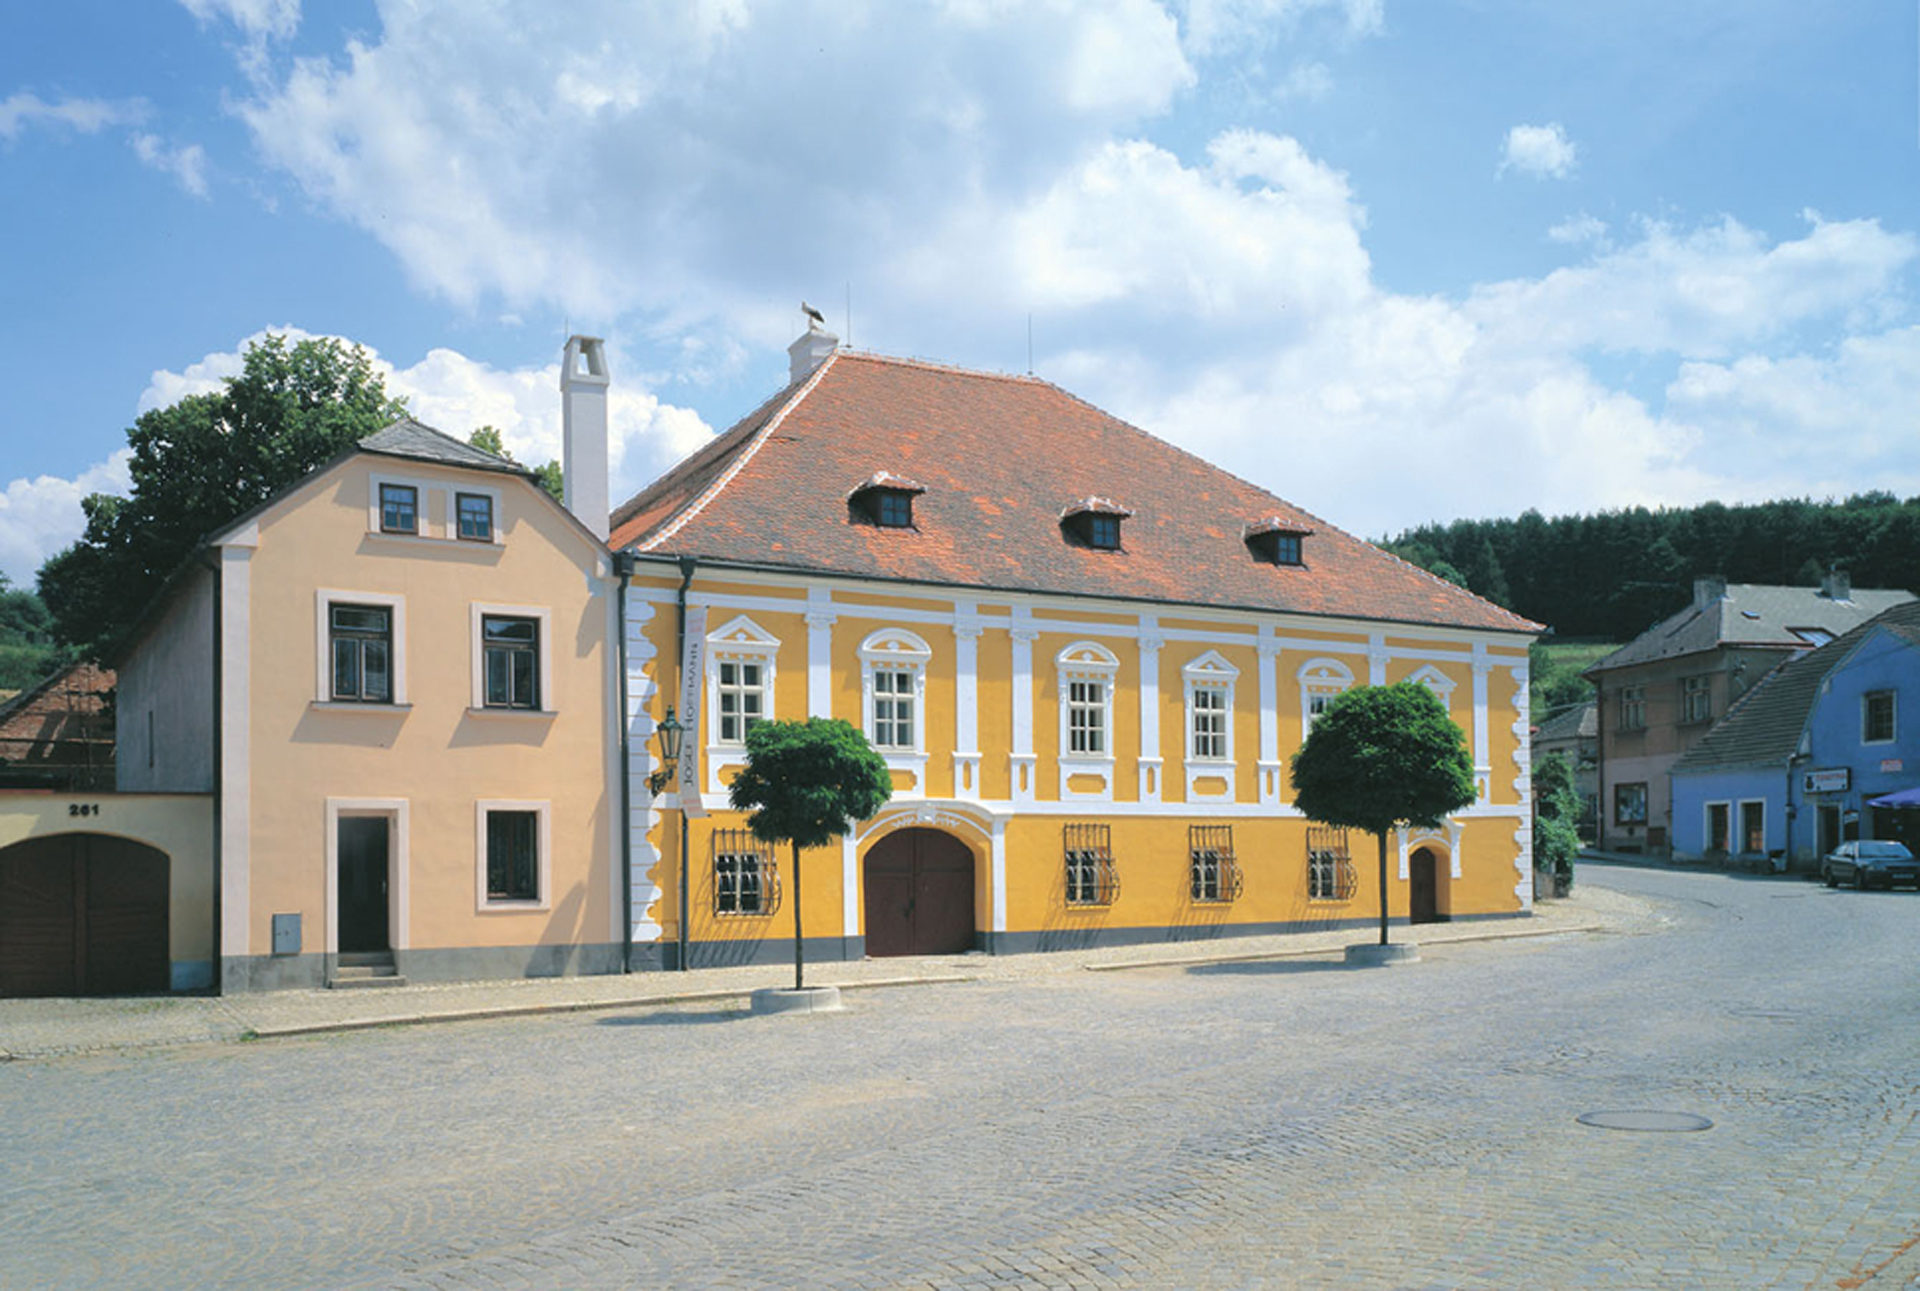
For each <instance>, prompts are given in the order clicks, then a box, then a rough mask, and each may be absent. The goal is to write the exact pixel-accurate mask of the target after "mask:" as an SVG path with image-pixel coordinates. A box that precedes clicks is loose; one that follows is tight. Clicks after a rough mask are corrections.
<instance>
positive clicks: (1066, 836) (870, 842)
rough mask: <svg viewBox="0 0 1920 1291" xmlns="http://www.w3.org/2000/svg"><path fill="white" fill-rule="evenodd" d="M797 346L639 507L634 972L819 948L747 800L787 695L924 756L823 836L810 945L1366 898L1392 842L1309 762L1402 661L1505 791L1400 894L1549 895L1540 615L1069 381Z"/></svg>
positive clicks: (624, 511)
mask: <svg viewBox="0 0 1920 1291" xmlns="http://www.w3.org/2000/svg"><path fill="white" fill-rule="evenodd" d="M790 353H791V356H792V371H791V381H790V383H789V384H788V386H787V387H786V388H785V389H783V390H782V391H781V392H780V393H779V394H778V395H776V396H775V397H774V398H772V399H771V400H769V401H768V402H767V403H765V404H763V405H762V406H761V407H760V408H758V409H756V410H755V411H754V412H752V413H751V414H749V415H748V416H747V417H746V418H745V419H743V420H742V421H741V422H739V423H738V424H737V425H735V426H734V427H732V428H731V429H730V430H728V431H727V432H726V433H724V434H723V435H721V436H719V437H717V438H716V439H715V440H714V441H713V442H712V443H710V444H708V445H707V446H705V447H703V448H702V449H701V450H699V451H698V452H696V453H695V454H693V455H692V456H691V457H689V458H688V459H687V460H685V461H684V462H682V463H681V464H680V465H679V466H677V467H676V468H675V469H673V470H672V471H670V472H669V473H668V474H666V475H665V476H663V477H662V478H661V479H659V480H657V481H656V482H655V483H654V484H652V485H651V486H649V487H648V488H647V489H646V490H644V491H643V492H642V493H640V494H639V495H638V496H636V497H635V498H633V499H632V500H630V501H629V502H627V503H626V504H625V505H624V506H621V507H620V508H618V509H617V510H616V511H615V512H614V513H613V516H612V533H611V538H610V542H611V546H612V547H613V549H614V550H615V552H616V553H617V557H618V559H619V560H620V562H621V567H622V570H623V572H626V573H627V575H628V577H627V585H626V590H625V598H624V611H623V623H624V633H623V636H624V640H623V650H622V657H623V659H624V669H623V670H624V692H625V699H624V702H625V706H626V721H625V727H626V739H627V748H626V763H627V768H626V791H627V799H628V802H629V810H630V819H629V830H628V834H629V836H628V839H627V843H626V856H627V864H628V866H629V871H628V880H627V883H626V885H625V890H626V891H627V893H628V894H629V907H630V918H631V921H632V922H631V926H630V929H629V935H630V938H631V944H632V946H633V953H634V959H633V963H634V966H635V967H640V966H651V965H658V966H661V967H672V966H675V965H678V964H683V963H684V964H690V965H696V966H698V965H708V964H721V963H745V962H754V961H759V960H763V959H764V960H769V961H771V960H776V959H785V958H790V957H791V956H792V953H793V944H792V939H791V929H792V922H791V911H790V909H787V908H786V902H788V901H791V900H792V899H793V884H794V879H793V876H792V875H791V874H789V873H788V872H787V871H788V869H789V868H790V861H789V859H788V857H787V856H786V855H785V854H780V853H776V852H775V851H774V850H773V849H771V848H768V847H766V846H765V845H763V844H760V843H757V842H756V841H755V840H753V839H752V837H751V836H750V835H749V833H748V832H747V830H746V829H745V821H744V819H743V818H742V817H741V815H740V814H738V813H735V812H733V811H731V810H730V809H729V808H728V806H727V786H728V784H729V782H730V781H731V779H732V778H733V776H734V775H735V774H737V772H738V770H739V768H740V766H741V764H742V762H743V760H744V737H745V732H746V729H747V727H748V726H749V725H751V723H753V722H754V721H757V720H763V719H768V718H774V719H797V718H805V717H809V716H821V717H837V718H843V719H845V720H846V721H848V722H851V723H853V724H854V725H856V726H857V727H859V728H860V729H861V730H863V731H864V732H865V733H866V735H867V738H868V739H869V740H870V741H871V742H872V743H873V744H874V746H875V747H876V748H877V749H878V750H879V751H880V752H881V753H882V754H883V755H884V756H885V758H886V760H887V763H888V765H889V767H890V768H891V769H892V773H893V780H894V797H893V799H892V801H891V802H890V803H889V805H888V806H887V807H886V808H885V809H884V810H883V811H881V812H880V813H879V815H877V816H876V817H875V818H874V819H872V820H868V821H864V822H861V823H860V824H859V826H858V827H857V829H856V830H855V831H854V832H853V833H851V834H849V835H848V836H846V837H845V838H844V839H842V840H841V843H840V844H839V846H838V847H837V848H830V849H824V850H822V851H819V852H817V853H810V854H807V855H805V856H804V857H803V860H802V877H803V881H804V885H805V886H804V891H803V893H802V896H803V898H804V899H803V901H802V910H803V915H804V924H803V928H802V933H803V935H804V937H805V939H806V952H807V954H808V956H809V957H811V958H826V959H835V958H858V957H860V956H862V955H874V956H879V955H900V954H931V953H953V952H961V951H967V950H975V949H978V950H985V951H989V952H994V953H1002V952H1011V951H1032V950H1053V949H1068V948H1080V947H1089V946H1096V945H1109V944H1119V943H1127V942H1147V941H1167V940H1183V939H1201V938H1213V937H1223V936H1231V935H1244V934H1254V933H1273V932H1284V931H1290V930H1306V929H1324V928H1328V927H1337V926H1342V925H1347V924H1353V925H1356V926H1358V925H1361V924H1364V923H1366V922H1368V921H1369V919H1370V918H1373V917H1376V916H1375V913H1374V912H1376V911H1377V908H1378V892H1377V889H1376V887H1375V885H1374V878H1373V876H1374V871H1375V867H1374V865H1373V864H1372V863H1371V862H1372V859H1373V855H1374V852H1373V846H1374V845H1373V841H1372V840H1371V839H1370V838H1365V837H1360V836H1355V837H1352V838H1348V837H1347V836H1346V834H1345V833H1344V832H1343V831H1337V830H1332V829H1328V828H1325V827H1322V826H1319V825H1316V824H1315V823H1314V822H1312V821H1309V820H1308V819H1306V818H1305V817H1304V816H1303V815H1302V814H1301V813H1300V812H1299V811H1298V810H1297V809H1296V808H1295V807H1294V806H1293V805H1292V804H1291V801H1290V798H1291V794H1290V788H1289V785H1288V781H1287V763H1288V759H1289V757H1290V756H1291V755H1292V753H1293V752H1294V751H1295V750H1296V749H1297V748H1298V747H1299V745H1300V743H1301V741H1302V740H1303V739H1304V738H1305V735H1306V732H1307V730H1308V728H1309V726H1310V724H1311V723H1312V721H1313V719H1314V714H1315V713H1316V712H1317V711H1318V709H1319V708H1320V707H1321V706H1322V705H1324V703H1325V702H1326V701H1327V700H1328V699H1330V698H1331V697H1332V696H1334V695H1337V694H1338V693H1339V692H1340V691H1342V690H1344V689H1346V688H1347V687H1349V686H1354V685H1362V684H1382V683H1389V682H1397V681H1403V680H1413V681H1416V682H1418V683H1420V684H1422V685H1425V686H1427V687H1429V688H1430V689H1431V690H1432V691H1433V693H1434V694H1435V695H1436V696H1438V697H1439V698H1440V699H1441V700H1442V701H1443V702H1444V703H1445V704H1446V706H1447V709H1448V711H1449V713H1450V714H1451V715H1452V717H1453V719H1454V720H1455V722H1457V723H1458V724H1459V726H1460V727H1461V728H1462V730H1463V731H1465V732H1466V734H1467V738H1468V744H1469V747H1470V749H1471V752H1472V756H1473V759H1474V762H1475V766H1476V776H1477V781H1478V787H1479V798H1478V801H1476V802H1475V803H1474V805H1473V806H1471V807H1469V808H1467V809H1465V810H1463V811H1462V812H1460V813H1459V814H1458V815H1457V816H1455V817H1453V818H1451V819H1449V820H1447V821H1446V822H1445V823H1444V826H1443V827H1442V828H1440V829H1437V830H1432V831H1412V832H1407V831H1402V832H1401V833H1400V835H1399V836H1398V837H1397V838H1396V839H1393V840H1392V848H1393V853H1394V854H1395V856H1396V857H1397V867H1395V868H1394V869H1392V871H1391V872H1390V877H1389V888H1390V890H1389V892H1388V894H1387V896H1388V902H1389V906H1390V909H1391V911H1392V914H1393V916H1394V917H1395V918H1396V919H1398V920H1401V921H1412V922H1422V921H1429V920H1445V919H1455V920H1457V919H1477V918H1502V917H1513V916H1521V915H1525V914H1527V913H1528V912H1529V911H1530V909H1531V905H1532V865H1531V856H1530V838H1531V823H1532V817H1531V794H1530V786H1529V753H1528V747H1527V738H1528V708H1527V654H1526V648H1527V645H1528V643H1529V641H1530V640H1531V639H1532V637H1533V636H1534V635H1535V634H1536V633H1537V632H1538V631H1539V628H1538V626H1537V625H1535V624H1533V623H1530V622H1528V621H1526V620H1524V619H1521V618H1519V617H1517V616H1515V615H1513V614H1511V613H1509V612H1507V611H1505V610H1503V609H1500V608H1499V607H1497V606H1494V605H1491V604H1489V603H1487V602H1485V601H1482V600H1480V599H1479V598H1477V597H1474V596H1472V595H1471V594H1469V593H1468V592H1466V591H1464V590H1462V589H1460V588H1458V587H1455V586H1453V585H1451V584H1448V583H1445V582H1443V581H1441V580H1439V579H1436V578H1434V577H1432V576H1430V575H1428V574H1426V573H1425V572H1424V571H1421V570H1419V569H1416V568H1414V567H1413V566H1411V565H1408V564H1406V563H1404V562H1402V561H1399V560H1397V559H1395V558H1394V557H1392V556H1390V555H1388V554H1386V553H1384V552H1382V551H1380V550H1378V549H1377V548H1375V547H1373V546H1371V545H1369V544H1367V543H1364V542H1361V541H1359V540H1358V539H1355V538H1353V537H1351V536H1349V535H1347V534H1345V533H1342V532H1340V531H1339V530H1337V529H1334V528H1333V527H1331V526H1330V525H1328V524H1326V523H1325V522H1323V521H1321V520H1319V519H1317V518H1315V517H1314V516H1312V515H1310V514H1308V513H1307V512H1305V511H1302V510H1300V509H1299V508H1298V507H1296V506H1293V505H1292V504H1290V503H1287V502H1285V501H1282V500H1281V499H1279V498H1277V497H1274V496H1273V495H1271V494H1269V493H1267V492H1265V491H1264V490H1261V489H1259V488H1256V487H1255V486H1253V485H1251V484H1249V483H1247V482H1246V481H1243V480H1240V479H1238V478H1236V477H1234V476H1232V475H1230V474H1229V473H1227V472H1225V471H1222V470H1220V469H1219V468H1217V467H1214V466H1212V465H1210V464H1209V463H1207V462H1205V461H1203V460H1201V459H1199V458H1197V457H1195V456H1193V455H1191V454H1189V453H1186V452H1184V451H1182V450H1180V449H1177V448H1175V447H1173V446H1172V445H1170V444H1167V443H1165V442H1164V441H1161V440H1158V439H1156V438H1154V437H1153V436H1151V435H1149V434H1146V433H1145V432H1143V431H1140V430H1138V429H1136V428H1134V427H1132V426H1129V425H1127V424H1125V423H1123V422H1121V421H1119V420H1117V419H1115V418H1113V417H1111V416H1108V415H1107V414H1105V413H1104V412H1101V411H1100V410H1099V409H1097V408H1094V407H1092V406H1091V405H1089V404H1087V403H1085V402H1083V401H1081V400H1079V399H1076V398H1075V397H1073V396H1072V395H1070V394H1068V393H1066V392H1065V391H1063V390H1061V389H1059V388H1058V387H1056V386H1053V385H1051V384H1049V383H1047V382H1045V381H1041V380H1037V379H1034V378H1032V377H1018V376H1005V375H995V374H987V373H980V372H970V371H964V370H960V369H956V368H951V367H944V366H940V365H936V364H930V363H924V362H917V361H906V360H900V359H894V358H888V357H882V356H878V355H872V354H865V353H858V352H851V351H842V350H840V349H839V347H838V345H837V342H836V341H835V339H834V338H833V337H832V336H830V335H828V334H826V333H824V332H821V331H819V330H817V329H816V330H814V331H812V332H810V333H809V334H808V335H807V336H804V337H802V338H801V339H800V340H798V341H796V342H795V344H794V346H793V347H792V350H791V351H790ZM1274 451H1275V454H1276V456H1279V457H1281V458H1282V459H1284V456H1285V453H1286V439H1285V436H1284V435H1283V434H1280V433H1276V436H1275V440H1274ZM669 706H674V707H676V708H677V709H678V713H677V716H678V717H679V718H681V719H683V720H684V722H685V724H686V727H687V731H686V735H685V739H684V745H683V751H682V755H681V759H680V761H681V764H682V765H681V766H680V767H679V768H677V770H678V772H679V780H678V788H677V789H668V790H666V791H664V792H663V793H662V794H661V795H660V796H658V797H656V796H655V795H654V794H652V793H651V792H650V791H649V777H650V776H653V775H654V773H655V771H656V770H658V769H659V768H658V765H657V759H658V757H659V752H660V750H659V745H658V741H657V739H656V738H655V727H656V724H657V723H658V722H660V721H661V720H662V719H663V718H664V717H665V715H666V713H667V709H668V708H669Z"/></svg>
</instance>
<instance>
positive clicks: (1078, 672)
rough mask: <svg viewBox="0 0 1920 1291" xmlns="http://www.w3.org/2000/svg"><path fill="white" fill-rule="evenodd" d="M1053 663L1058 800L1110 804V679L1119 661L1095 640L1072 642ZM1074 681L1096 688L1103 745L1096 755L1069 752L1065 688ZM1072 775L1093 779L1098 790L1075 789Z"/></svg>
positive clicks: (1111, 725)
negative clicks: (1056, 681) (1056, 686)
mask: <svg viewBox="0 0 1920 1291" xmlns="http://www.w3.org/2000/svg"><path fill="white" fill-rule="evenodd" d="M1053 664H1054V668H1055V670H1056V672H1057V673H1058V676H1059V697H1058V703H1057V704H1056V707H1057V708H1058V709H1059V718H1060V754H1059V760H1060V800H1061V801H1062V802H1112V801H1113V741H1114V729H1113V690H1114V679H1115V677H1116V676H1118V675H1119V672H1120V660H1119V659H1118V658H1116V657H1115V656H1114V653H1113V651H1111V650H1109V649H1107V648H1106V647H1105V646H1103V645H1101V644H1100V643H1099V642H1097V641H1076V642H1074V643H1073V644H1072V645H1070V646H1067V647H1066V648H1065V649H1063V650H1061V651H1060V653H1059V654H1057V655H1055V656H1054V657H1053ZM1076 681H1083V682H1093V683H1094V684H1096V685H1097V686H1099V688H1100V700H1099V704H1100V712H1101V718H1100V720H1101V732H1102V735H1103V737H1104V738H1103V740H1102V743H1103V744H1104V745H1105V746H1106V747H1105V748H1104V749H1103V750H1102V751H1101V752H1100V753H1097V754H1094V753H1073V752H1069V750H1070V749H1071V748H1072V744H1071V740H1072V735H1071V734H1070V727H1069V721H1068V714H1069V711H1070V709H1071V707H1072V706H1071V705H1070V704H1069V703H1068V702H1067V696H1068V693H1069V688H1070V687H1071V685H1072V684H1073V683H1074V682H1076ZM1076 776H1094V777H1097V778H1098V779H1099V781H1100V788H1099V789H1097V790H1095V791H1093V792H1086V791H1081V790H1076V789H1074V788H1073V780H1074V777H1076Z"/></svg>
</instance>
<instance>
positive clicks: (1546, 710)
mask: <svg viewBox="0 0 1920 1291" xmlns="http://www.w3.org/2000/svg"><path fill="white" fill-rule="evenodd" d="M1611 648H1612V647H1607V648H1606V649H1605V650H1603V649H1599V648H1595V649H1592V650H1576V651H1567V650H1563V649H1556V648H1554V647H1552V646H1549V645H1546V644H1545V643H1543V642H1539V641H1536V642H1534V643H1533V644H1532V645H1530V646H1528V647H1527V674H1528V676H1529V678H1530V679H1531V681H1530V684H1529V687H1528V689H1529V691H1530V693H1531V700H1532V710H1533V711H1532V716H1533V721H1534V722H1535V723H1536V724H1538V723H1540V722H1544V721H1546V720H1547V719H1548V718H1549V717H1552V716H1553V715H1554V714H1556V713H1561V712H1565V711H1566V710H1567V709H1569V708H1573V707H1575V706H1577V705H1580V704H1584V703H1586V702H1587V701H1589V700H1591V699H1592V698H1593V683H1592V682H1590V681H1588V680H1587V679H1586V678H1585V677H1582V676H1581V675H1580V673H1581V671H1582V670H1583V669H1585V668H1586V667H1587V666H1588V665H1589V664H1591V663H1592V662H1593V661H1594V659H1595V658H1596V657H1598V655H1600V654H1604V653H1606V650H1610V649H1611Z"/></svg>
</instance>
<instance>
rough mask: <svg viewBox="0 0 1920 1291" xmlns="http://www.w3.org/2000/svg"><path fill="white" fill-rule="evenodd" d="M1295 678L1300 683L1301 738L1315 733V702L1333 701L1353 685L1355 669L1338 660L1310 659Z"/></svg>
mask: <svg viewBox="0 0 1920 1291" xmlns="http://www.w3.org/2000/svg"><path fill="white" fill-rule="evenodd" d="M1294 676H1295V677H1296V678H1297V679H1298V680H1299V682H1300V738H1301V739H1302V740H1304V739H1306V738H1307V736H1308V735H1310V734H1312V732H1313V701H1314V699H1315V698H1319V699H1323V700H1325V699H1331V698H1332V697H1333V696H1335V695H1338V694H1340V693H1341V692H1342V691H1344V690H1346V689H1347V688H1349V687H1350V686H1352V685H1353V669H1351V668H1349V667H1347V665H1346V664H1344V663H1341V662H1340V661H1339V660H1338V659H1325V658H1322V659H1309V660H1307V661H1306V662H1305V663H1303V664H1301V665H1300V670H1299V672H1297V673H1295V674H1294Z"/></svg>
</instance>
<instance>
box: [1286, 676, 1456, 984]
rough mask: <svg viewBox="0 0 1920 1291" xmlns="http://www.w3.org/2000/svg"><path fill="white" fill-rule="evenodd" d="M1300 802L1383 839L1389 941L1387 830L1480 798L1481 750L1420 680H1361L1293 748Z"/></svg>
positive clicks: (1329, 820) (1436, 820)
mask: <svg viewBox="0 0 1920 1291" xmlns="http://www.w3.org/2000/svg"><path fill="white" fill-rule="evenodd" d="M1292 771H1293V800H1294V805H1295V806H1297V807H1299V808H1300V810H1301V811H1303V812H1305V813H1306V814H1307V816H1308V817H1309V818H1310V819H1313V820H1318V821H1322V822H1324V823H1325V824H1329V825H1340V826H1344V827H1346V828H1348V829H1364V830H1365V831H1366V832H1368V833H1369V834H1372V835H1373V836H1374V838H1375V840H1376V841H1377V843H1378V844H1379V853H1380V944H1381V945H1382V946H1384V945H1386V944H1387V832H1388V831H1389V830H1391V829H1393V828H1394V827H1395V826H1396V825H1422V826H1427V827H1429V828H1431V827H1434V826H1438V825H1439V824H1440V820H1441V817H1443V816H1446V815H1448V814H1449V813H1451V812H1455V811H1458V810H1460V809H1461V808H1462V807H1466V806H1470V805H1472V803H1473V800H1474V797H1475V794H1474V785H1473V757H1472V755H1470V754H1469V753H1468V752H1467V736H1466V732H1464V731H1462V730H1461V729H1460V728H1459V727H1458V726H1457V725H1455V724H1454V722H1453V719H1452V718H1450V717H1448V716H1447V710H1446V706H1445V705H1444V704H1442V703H1441V702H1440V701H1439V700H1438V699H1436V698H1434V695H1433V692H1432V691H1430V690H1428V689H1427V688H1426V687H1425V686H1422V685H1419V684H1418V683H1416V682H1411V681H1403V682H1399V683H1397V684H1395V685H1392V686H1360V687H1357V688H1355V689H1353V690H1349V691H1347V692H1346V693H1345V694H1343V695H1341V696H1339V697H1338V698H1336V699H1335V700H1334V701H1333V702H1332V703H1331V704H1329V705H1327V707H1326V710H1325V711H1324V712H1322V713H1321V714H1320V716H1318V717H1316V718H1314V720H1313V729H1312V730H1311V731H1309V732H1308V733H1307V740H1306V743H1304V744H1302V745H1301V746H1300V749H1299V751H1298V752H1297V753H1295V754H1294V755H1293V763H1292Z"/></svg>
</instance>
